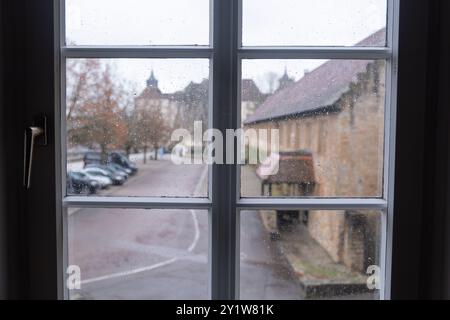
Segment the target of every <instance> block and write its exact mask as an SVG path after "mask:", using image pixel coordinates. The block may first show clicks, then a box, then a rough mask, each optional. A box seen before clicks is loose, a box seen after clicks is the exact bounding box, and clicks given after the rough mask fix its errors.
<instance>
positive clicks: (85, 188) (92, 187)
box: [67, 172, 100, 194]
mask: <svg viewBox="0 0 450 320" xmlns="http://www.w3.org/2000/svg"><path fill="white" fill-rule="evenodd" d="M67 185H68V192H69V193H73V194H81V193H84V192H86V193H88V194H95V193H96V192H97V189H99V188H100V184H99V183H98V182H97V181H96V180H94V179H90V178H89V177H88V176H86V175H85V174H83V173H80V172H68V173H67Z"/></svg>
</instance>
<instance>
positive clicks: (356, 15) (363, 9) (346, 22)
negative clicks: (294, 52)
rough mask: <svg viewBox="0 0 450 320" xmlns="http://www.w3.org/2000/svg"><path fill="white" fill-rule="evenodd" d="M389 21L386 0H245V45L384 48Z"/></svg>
mask: <svg viewBox="0 0 450 320" xmlns="http://www.w3.org/2000/svg"><path fill="white" fill-rule="evenodd" d="M386 21H387V1H386V0H320V1H313V0H243V44H244V45H245V46H283V45H297V46H354V45H356V46H385V44H386ZM376 31H379V33H380V39H379V40H381V41H376V42H374V41H373V40H372V39H366V40H364V41H363V42H360V41H362V40H363V39H365V38H366V37H368V36H369V35H371V34H373V33H374V32H376ZM377 40H378V39H377Z"/></svg>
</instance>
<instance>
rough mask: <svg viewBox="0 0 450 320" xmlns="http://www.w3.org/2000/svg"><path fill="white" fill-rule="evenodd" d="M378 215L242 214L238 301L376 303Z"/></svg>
mask: <svg viewBox="0 0 450 320" xmlns="http://www.w3.org/2000/svg"><path fill="white" fill-rule="evenodd" d="M380 228H381V213H379V212H371V211H359V212H356V211H260V212H257V211H244V212H242V213H241V270H240V275H241V284H240V293H241V299H250V300H262V299H285V300H303V299H358V300H361V299H363V300H365V299H379V296H380V293H379V285H380V283H381V282H380V278H379V276H380V272H381V271H380V258H379V256H380V247H381V229H380Z"/></svg>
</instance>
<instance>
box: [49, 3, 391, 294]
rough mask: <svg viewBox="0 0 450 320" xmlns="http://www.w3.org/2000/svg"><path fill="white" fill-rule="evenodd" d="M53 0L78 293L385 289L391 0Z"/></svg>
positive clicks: (68, 254)
mask: <svg viewBox="0 0 450 320" xmlns="http://www.w3.org/2000/svg"><path fill="white" fill-rule="evenodd" d="M57 3H58V7H59V10H60V20H61V21H60V24H59V25H58V27H59V30H60V37H59V38H58V39H57V41H58V44H59V45H60V47H61V68H60V72H61V88H62V89H61V96H62V99H61V106H60V107H61V110H62V115H63V116H62V123H63V125H62V128H63V129H62V132H61V135H62V137H63V138H64V139H63V145H62V149H63V150H62V151H63V152H62V154H64V157H63V159H62V168H63V169H62V173H61V174H62V176H63V178H64V179H63V181H64V183H63V195H64V198H63V199H62V203H63V206H64V208H65V210H64V221H65V224H66V225H65V230H67V231H66V232H65V240H64V241H65V245H64V248H66V249H65V252H64V255H65V258H66V259H64V261H66V266H65V267H69V266H72V267H75V268H78V269H79V270H80V271H81V275H82V278H81V284H80V285H81V286H79V287H76V288H73V287H71V286H70V285H69V286H67V287H66V290H65V292H66V297H67V298H70V299H99V298H100V299H103V298H113V299H211V298H213V299H234V298H237V299H238V298H242V299H317V298H320V299H321V298H333V299H334V298H342V299H347V298H348V299H354V298H360V299H380V298H382V299H383V298H389V296H388V292H389V290H387V289H388V288H389V281H388V280H389V263H390V254H389V252H390V243H389V241H388V239H390V237H389V236H388V229H389V228H388V226H389V225H388V222H389V221H390V219H391V217H392V197H391V194H392V187H393V181H392V179H391V177H392V176H393V169H394V167H393V164H394V163H393V156H392V155H393V150H394V145H393V142H394V132H393V130H392V128H393V124H394V121H395V99H394V95H393V92H395V85H396V74H395V68H394V66H395V64H396V61H395V57H396V55H395V51H396V25H397V19H396V17H397V14H398V12H397V11H398V8H397V6H398V1H395V0H345V1H344V0H326V1H325V0H324V1H312V0H301V1H299V0H263V1H261V0H230V1H222V0H192V1H189V2H186V1H182V0H170V1H165V2H156V1H144V0H130V1H128V2H124V1H120V0H114V1H111V0H96V1H87V0H86V1H85V0H66V1H63V0H61V1H57ZM230 39H231V40H230ZM227 99H229V100H227ZM229 130H233V135H232V136H233V137H236V136H237V139H235V138H233V139H232V141H231V143H229V141H228V140H226V139H225V138H226V137H227V132H228V131H229ZM239 130H242V131H241V132H242V135H241V136H240V135H236V134H235V132H238V131H239ZM220 134H221V135H222V138H223V139H224V140H223V141H222V142H223V143H222V145H220V144H218V138H217V137H218V136H220ZM211 135H213V136H214V139H211V138H210V136H211ZM225 140H226V141H225ZM212 145H214V146H215V147H216V149H214V152H211V153H210V154H209V153H208V152H210V150H211V146H212ZM241 146H244V147H245V148H244V149H245V152H244V155H243V156H242V154H241V155H240V157H239V156H238V152H236V151H238V150H239V149H241V148H240V147H241ZM220 147H221V148H222V149H223V152H221V151H222V150H220V151H219V149H220ZM208 154H209V155H210V157H207V156H205V155H208ZM221 154H222V156H223V159H220V157H219V156H220V155H221ZM230 155H231V156H230ZM252 155H255V156H256V159H252ZM211 158H213V159H215V160H216V161H215V163H211V162H210V161H208V160H211ZM221 160H222V161H221ZM252 160H255V161H252ZM225 163H226V165H225ZM78 269H77V270H78Z"/></svg>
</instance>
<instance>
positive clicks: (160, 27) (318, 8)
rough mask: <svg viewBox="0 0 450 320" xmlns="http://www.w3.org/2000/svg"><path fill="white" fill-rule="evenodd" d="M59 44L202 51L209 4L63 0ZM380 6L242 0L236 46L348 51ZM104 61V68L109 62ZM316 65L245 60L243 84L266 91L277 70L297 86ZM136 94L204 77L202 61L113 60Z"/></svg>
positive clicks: (369, 28)
mask: <svg viewBox="0 0 450 320" xmlns="http://www.w3.org/2000/svg"><path fill="white" fill-rule="evenodd" d="M66 2H67V17H66V20H67V21H66V27H67V39H68V42H70V43H71V44H77V45H95V44H97V45H149V44H151V45H208V44H209V43H208V42H209V17H208V14H209V0H127V1H123V0H66ZM386 2H387V1H386V0H243V10H244V11H243V42H244V45H316V46H321V45H331V46H333V45H346V46H347V45H353V44H356V43H357V42H359V41H361V40H362V39H364V38H366V37H367V36H369V35H371V34H372V33H374V32H376V31H378V30H379V29H381V28H383V27H385V26H386ZM109 62H111V61H109ZM320 63H322V62H318V61H287V60H285V61H280V60H275V61H250V62H244V64H243V77H244V78H253V79H254V80H255V81H256V82H257V84H258V85H259V86H260V87H261V89H262V90H264V91H265V90H267V85H266V81H265V74H266V73H268V72H275V73H278V74H280V75H281V74H282V73H283V72H284V69H285V67H286V68H287V69H288V72H289V74H290V75H291V76H293V77H295V78H296V79H297V80H298V79H300V78H301V77H302V76H303V72H304V71H305V70H312V69H314V68H315V67H317V66H318V65H319V64H320ZM112 64H113V65H114V66H115V67H116V72H117V74H118V76H120V77H121V78H123V79H124V80H125V81H127V82H128V83H130V84H131V85H132V86H133V87H135V89H136V91H140V90H142V89H143V88H144V86H145V80H146V79H147V78H148V76H149V74H150V71H151V70H152V69H154V70H155V73H156V76H157V77H158V79H159V81H160V88H161V89H162V90H163V91H164V92H174V91H177V90H181V89H183V88H184V87H185V86H186V85H187V84H188V83H189V82H190V81H196V82H199V81H201V80H202V79H204V78H206V77H208V62H207V61H198V60H197V61H193V60H188V61H183V60H175V61H174V60H115V61H113V62H112Z"/></svg>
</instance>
